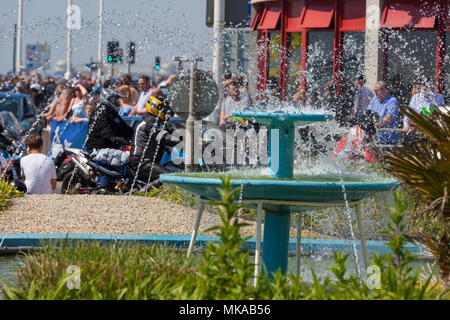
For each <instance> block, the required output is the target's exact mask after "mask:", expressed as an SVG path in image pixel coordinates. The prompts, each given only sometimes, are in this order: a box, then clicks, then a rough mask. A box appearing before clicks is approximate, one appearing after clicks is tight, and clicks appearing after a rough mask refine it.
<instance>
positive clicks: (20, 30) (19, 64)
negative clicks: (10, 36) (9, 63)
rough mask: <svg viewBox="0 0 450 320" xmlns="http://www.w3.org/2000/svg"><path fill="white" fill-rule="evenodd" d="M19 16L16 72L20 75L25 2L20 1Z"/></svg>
mask: <svg viewBox="0 0 450 320" xmlns="http://www.w3.org/2000/svg"><path fill="white" fill-rule="evenodd" d="M18 6H19V14H18V19H17V20H18V21H17V51H16V70H14V71H15V73H16V74H19V73H20V70H21V69H22V29H23V0H19V2H18Z"/></svg>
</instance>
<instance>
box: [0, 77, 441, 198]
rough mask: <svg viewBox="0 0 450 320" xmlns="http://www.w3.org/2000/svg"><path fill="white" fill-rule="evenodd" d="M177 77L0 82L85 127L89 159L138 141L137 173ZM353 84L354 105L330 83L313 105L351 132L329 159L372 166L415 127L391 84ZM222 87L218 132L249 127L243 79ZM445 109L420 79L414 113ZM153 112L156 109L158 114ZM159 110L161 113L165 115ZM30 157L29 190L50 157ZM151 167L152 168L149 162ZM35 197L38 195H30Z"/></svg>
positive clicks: (302, 95) (299, 102)
mask: <svg viewBox="0 0 450 320" xmlns="http://www.w3.org/2000/svg"><path fill="white" fill-rule="evenodd" d="M175 76H176V75H171V76H169V77H166V78H161V77H159V78H157V79H152V78H150V77H149V76H146V75H141V76H140V77H139V79H138V82H137V87H135V86H134V84H133V80H132V78H131V76H130V75H128V74H123V75H122V77H121V79H120V80H118V81H111V80H107V81H105V82H104V83H103V85H102V88H99V87H96V86H95V82H93V81H90V79H89V78H88V77H82V76H80V77H76V78H74V79H71V80H70V81H66V80H61V81H58V82H57V81H56V80H55V79H54V78H52V77H48V78H47V79H45V80H44V79H42V78H40V77H37V76H31V77H28V78H25V77H21V76H10V77H3V76H0V91H10V92H17V93H24V94H28V95H30V97H31V98H32V100H33V102H34V103H35V105H36V107H37V109H38V110H39V111H43V110H44V111H45V113H43V117H44V118H45V119H46V120H47V122H48V123H50V121H52V120H54V121H56V122H60V121H63V120H69V121H70V123H79V122H82V121H86V122H88V131H89V135H88V136H89V138H88V139H87V141H86V150H87V151H88V152H89V153H94V152H97V151H98V150H99V149H104V148H112V149H117V148H120V146H123V145H126V144H130V141H134V143H132V150H131V158H130V163H131V164H132V166H133V167H134V169H136V167H137V166H138V163H139V159H140V158H141V157H142V156H145V158H146V159H147V158H148V159H147V160H149V159H152V160H153V159H154V152H155V146H156V144H155V143H150V147H149V148H148V150H147V149H145V150H146V151H144V145H143V143H144V142H145V141H146V140H147V139H148V137H149V136H150V131H151V130H154V129H155V122H159V121H161V120H164V116H165V115H166V114H168V113H169V112H171V113H173V112H172V111H169V109H164V108H165V107H166V103H165V102H164V100H165V97H166V95H167V91H168V88H169V87H170V85H171V83H172V82H173V80H174V79H175ZM269 80H270V81H268V83H267V88H268V90H269V91H270V92H269V93H270V94H268V96H267V97H266V98H267V99H268V102H266V103H276V102H277V101H278V102H280V100H281V90H280V88H279V86H278V84H277V81H276V79H269ZM353 85H354V95H353V100H352V101H351V102H350V103H342V99H341V98H340V97H339V96H338V95H337V93H336V89H335V84H334V83H333V82H327V83H326V84H325V86H324V88H323V96H322V97H321V99H319V100H316V102H317V101H318V102H319V103H318V104H319V105H318V106H317V105H316V106H315V107H321V108H323V109H325V110H329V111H330V112H332V113H333V114H334V116H335V119H336V120H337V122H338V123H339V125H341V126H345V127H347V128H348V130H349V131H348V132H347V134H345V135H343V136H341V137H339V138H338V139H337V140H336V141H338V143H337V146H336V148H335V150H334V151H333V152H332V154H331V157H335V156H338V157H339V156H343V155H344V156H345V157H349V158H352V157H354V156H355V155H356V157H358V154H359V157H361V158H364V159H366V160H367V161H369V162H374V161H375V157H374V156H373V155H372V154H371V153H370V148H368V147H367V145H368V143H372V142H373V141H374V140H375V141H376V142H377V143H378V144H381V145H388V146H392V145H395V144H397V143H398V141H399V133H400V132H403V133H404V134H405V135H409V136H411V135H412V134H411V133H414V125H413V123H411V121H410V119H409V118H408V117H406V116H404V117H403V118H402V117H401V112H400V110H399V104H398V100H397V99H396V98H395V97H393V96H392V95H391V94H390V93H389V90H388V85H387V83H386V82H384V81H378V82H377V83H376V84H375V85H374V87H373V88H372V90H371V89H370V88H368V87H366V79H365V77H364V76H362V75H358V76H356V77H355V78H354V81H353ZM223 88H224V96H223V97H222V99H220V102H219V106H218V107H219V110H220V112H219V115H220V116H219V122H218V125H219V127H221V128H223V129H227V128H232V127H236V126H240V127H244V128H246V127H249V125H250V124H249V122H248V121H247V120H243V119H242V118H238V117H234V116H233V111H235V110H245V109H248V108H250V107H251V106H252V104H253V101H252V99H251V95H250V93H249V89H248V82H247V80H246V79H245V77H244V76H237V75H232V74H231V73H230V72H226V73H225V74H224V80H223ZM269 100H270V101H269ZM311 101H312V100H311V96H310V95H309V94H308V90H307V89H305V88H300V89H299V90H298V91H297V92H296V93H295V94H293V95H292V97H291V99H290V101H289V103H291V104H293V105H296V106H297V107H298V108H299V110H301V109H302V108H307V107H308V108H310V107H311V106H310V103H311ZM443 104H444V99H443V97H442V95H440V94H438V93H435V92H434V91H433V90H432V86H431V85H430V84H429V83H427V82H426V81H422V82H417V83H415V84H414V86H413V91H412V94H411V101H410V103H409V106H410V107H411V108H412V109H413V110H415V111H416V112H418V113H425V112H427V110H428V111H429V112H432V109H433V106H434V107H438V106H441V105H443ZM156 106H158V107H157V108H156ZM154 107H155V108H156V109H155V108H154ZM162 109H164V112H163V111H161V110H162ZM161 115H163V116H161ZM126 116H138V117H141V118H142V120H141V122H140V123H139V125H138V126H137V129H136V130H135V131H133V130H132V129H131V128H130V127H129V126H127V125H126V124H125V122H124V121H123V119H122V117H126ZM161 123H162V122H161ZM157 128H158V130H159V131H161V132H162V131H164V128H162V127H161V126H158V127H157ZM301 135H302V139H303V140H309V141H310V142H311V143H313V144H316V141H315V137H313V136H312V135H311V134H310V132H309V128H308V127H306V129H305V128H304V129H302V131H301ZM168 137H170V135H169V136H166V137H165V139H166V140H170V139H168ZM33 139H35V140H36V141H35V140H33V141H31V142H30V141H28V142H27V143H31V144H30V145H27V147H29V153H30V154H36V153H39V152H37V151H36V150H38V151H39V150H40V149H39V148H41V147H42V146H41V145H40V146H38V144H39V143H40V142H42V139H41V140H40V141H39V139H37V138H36V137H34V138H33ZM339 139H340V140H339ZM24 159H25V158H24ZM27 159H29V160H26V161H24V162H23V166H24V167H23V168H22V174H23V175H24V178H25V182H26V184H27V180H28V184H30V182H29V181H30V179H31V178H30V173H29V172H31V171H30V170H33V169H32V168H36V167H40V166H42V163H43V162H46V161H48V159H47V158H46V157H38V156H32V157H28V158H27ZM41 162H42V163H41ZM146 166H149V163H147V164H146ZM152 167H153V164H152ZM30 168H31V169H30ZM49 170H50V171H49ZM49 170H47V171H46V175H47V176H48V175H49V173H48V172H51V168H50V169H49ZM144 171H145V170H144ZM27 172H28V173H27ZM155 172H156V173H157V174H158V173H161V172H164V168H159V167H158V166H156V168H155ZM53 176H54V175H53V174H51V175H50V177H51V181H49V183H50V187H49V185H47V186H46V187H45V190H47V191H49V190H53V189H54V188H53V179H54V177H53ZM33 177H34V175H33ZM102 178H103V179H102ZM33 179H34V180H36V179H40V178H39V177H38V178H33ZM33 179H32V180H33ZM34 184H35V183H34V182H33V186H32V185H30V187H32V188H36V187H35V186H34ZM109 184H110V181H108V177H106V176H104V177H101V179H100V187H101V188H103V189H108V188H110V187H111V186H110V185H109ZM49 188H50V189H49ZM33 192H36V193H39V192H41V191H39V190H37V191H36V190H34V189H33Z"/></svg>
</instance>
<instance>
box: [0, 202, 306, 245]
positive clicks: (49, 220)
mask: <svg viewBox="0 0 450 320" xmlns="http://www.w3.org/2000/svg"><path fill="white" fill-rule="evenodd" d="M127 201H128V209H127V210H126V212H124V210H125V207H126V204H127ZM19 209H20V210H19ZM16 213H17V215H16V218H15V220H14V223H13V224H12V226H11V228H10V230H9V233H97V234H100V233H102V234H116V233H117V230H118V227H119V224H120V221H121V216H122V214H123V213H124V217H123V223H122V225H121V228H120V229H121V231H120V233H121V234H154V235H157V234H166V235H167V234H169V235H190V234H191V232H192V228H193V226H194V221H195V216H196V214H197V210H196V209H195V208H189V207H185V206H183V205H179V204H175V203H172V202H169V201H165V200H161V199H157V198H149V197H138V196H132V197H131V198H129V200H128V196H108V195H66V196H64V195H56V194H53V195H27V196H26V197H25V198H17V199H13V200H11V202H10V206H9V207H8V209H6V210H5V211H3V212H0V234H1V233H4V232H6V230H7V226H8V224H9V222H10V220H11V218H12V217H13V216H14V214H16ZM219 222H220V219H219V217H218V216H217V214H214V213H210V212H207V211H206V210H205V211H204V213H203V216H202V220H201V223H200V228H199V234H200V235H213V233H212V232H208V233H206V232H205V231H204V230H206V229H208V228H209V227H211V226H214V225H217V224H219ZM244 222H246V223H248V224H249V225H248V226H246V227H244V228H242V235H243V236H255V234H256V224H255V222H254V221H247V220H245V221H244ZM262 230H264V227H263V228H262ZM302 236H304V237H309V233H307V232H305V230H304V231H303V232H302ZM291 237H295V229H294V228H291Z"/></svg>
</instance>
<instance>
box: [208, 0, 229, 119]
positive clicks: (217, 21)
mask: <svg viewBox="0 0 450 320" xmlns="http://www.w3.org/2000/svg"><path fill="white" fill-rule="evenodd" d="M224 26H225V0H214V52H213V74H214V80H215V81H216V83H217V87H218V88H219V102H218V103H217V106H216V109H214V111H213V112H212V113H211V115H210V116H209V118H210V120H211V121H212V122H214V123H215V124H218V123H219V106H220V103H221V100H222V99H221V97H222V96H223V88H222V78H223V68H224V67H223V54H224V44H223V38H224V36H223V35H224Z"/></svg>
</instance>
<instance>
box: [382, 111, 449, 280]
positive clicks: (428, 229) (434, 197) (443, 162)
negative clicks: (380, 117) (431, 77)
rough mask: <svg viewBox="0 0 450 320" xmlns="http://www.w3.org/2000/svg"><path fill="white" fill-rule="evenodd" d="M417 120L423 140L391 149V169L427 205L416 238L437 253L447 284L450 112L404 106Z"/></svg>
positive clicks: (417, 223)
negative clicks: (425, 112) (419, 110)
mask: <svg viewBox="0 0 450 320" xmlns="http://www.w3.org/2000/svg"><path fill="white" fill-rule="evenodd" d="M402 111H403V112H404V113H405V114H406V116H408V117H409V118H410V119H411V120H412V122H413V123H414V126H415V128H416V129H417V132H418V137H420V140H421V141H420V142H417V143H416V144H415V145H414V146H407V145H405V146H403V148H399V149H398V150H395V152H394V151H393V152H388V153H387V154H386V155H385V158H386V160H387V162H388V164H389V166H388V167H387V170H388V171H389V172H390V173H391V174H393V175H394V176H396V177H397V178H398V179H399V180H400V181H401V182H404V183H405V184H406V185H407V186H408V187H409V188H408V190H409V192H410V194H411V198H413V199H414V200H415V202H419V203H422V204H424V205H426V206H427V209H426V210H423V211H422V212H420V214H418V215H415V217H414V218H415V226H414V227H415V228H414V229H415V232H414V236H415V238H416V239H417V240H418V241H419V242H421V243H422V244H424V245H425V246H427V248H428V249H429V250H430V252H431V253H432V254H433V256H434V257H435V259H436V261H437V263H438V265H439V269H440V278H441V281H442V282H443V283H444V285H448V283H449V281H450V266H449V265H450V255H449V252H450V250H449V243H450V241H449V237H448V228H449V222H450V201H449V196H448V194H449V191H450V169H449V168H450V113H449V112H448V111H449V109H448V107H447V109H446V110H439V109H438V108H436V109H435V111H434V112H433V114H431V115H424V114H422V113H417V112H415V111H414V110H412V109H409V108H408V109H403V110H402Z"/></svg>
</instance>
